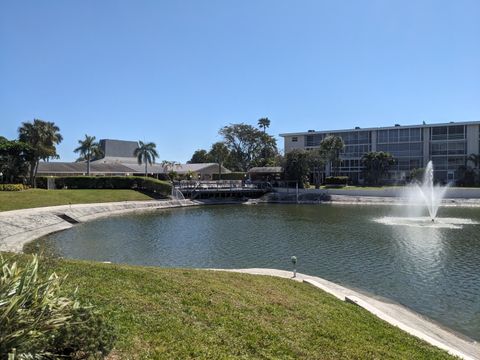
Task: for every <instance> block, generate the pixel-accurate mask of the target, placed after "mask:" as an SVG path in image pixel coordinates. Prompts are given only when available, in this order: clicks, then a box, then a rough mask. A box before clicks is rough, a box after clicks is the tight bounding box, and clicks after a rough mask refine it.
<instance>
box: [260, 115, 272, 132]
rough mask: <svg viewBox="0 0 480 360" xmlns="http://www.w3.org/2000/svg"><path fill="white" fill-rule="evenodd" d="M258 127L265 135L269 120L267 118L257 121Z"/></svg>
mask: <svg viewBox="0 0 480 360" xmlns="http://www.w3.org/2000/svg"><path fill="white" fill-rule="evenodd" d="M258 127H259V128H260V129H263V132H264V133H265V132H266V131H267V128H269V127H270V119H269V118H268V117H264V118H261V119H258Z"/></svg>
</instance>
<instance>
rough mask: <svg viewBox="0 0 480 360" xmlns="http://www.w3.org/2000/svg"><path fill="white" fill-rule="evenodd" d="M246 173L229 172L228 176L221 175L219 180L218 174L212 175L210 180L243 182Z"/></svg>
mask: <svg viewBox="0 0 480 360" xmlns="http://www.w3.org/2000/svg"><path fill="white" fill-rule="evenodd" d="M246 175H247V173H244V172H231V173H228V174H221V179H219V178H218V174H213V175H212V180H245V179H246Z"/></svg>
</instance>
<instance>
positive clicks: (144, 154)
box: [133, 141, 158, 177]
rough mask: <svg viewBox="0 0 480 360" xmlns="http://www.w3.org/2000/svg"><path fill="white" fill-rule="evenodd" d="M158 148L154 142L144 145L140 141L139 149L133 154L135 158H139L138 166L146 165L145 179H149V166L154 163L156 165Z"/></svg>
mask: <svg viewBox="0 0 480 360" xmlns="http://www.w3.org/2000/svg"><path fill="white" fill-rule="evenodd" d="M156 148H157V145H155V143H153V142H149V143H144V142H143V141H139V142H138V147H137V148H136V149H135V151H134V152H133V156H136V157H137V160H138V165H141V164H142V163H145V177H147V166H148V164H150V165H152V163H155V159H156V158H157V157H158V153H157V150H156Z"/></svg>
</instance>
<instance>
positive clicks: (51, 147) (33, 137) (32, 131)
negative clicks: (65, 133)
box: [18, 119, 63, 187]
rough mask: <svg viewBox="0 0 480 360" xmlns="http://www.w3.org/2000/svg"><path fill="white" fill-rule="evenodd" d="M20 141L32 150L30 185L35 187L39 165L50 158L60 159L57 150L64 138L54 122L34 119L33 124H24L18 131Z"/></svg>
mask: <svg viewBox="0 0 480 360" xmlns="http://www.w3.org/2000/svg"><path fill="white" fill-rule="evenodd" d="M18 138H19V140H20V141H22V142H24V143H27V144H29V145H30V146H31V147H32V149H33V152H32V157H31V160H30V166H29V168H30V169H29V170H30V184H31V185H32V186H33V187H35V185H36V184H35V178H36V176H37V170H38V163H39V162H40V160H44V161H48V160H49V159H50V158H58V154H57V149H56V147H55V145H58V144H59V143H60V142H61V141H62V140H63V137H62V135H61V134H60V128H59V127H58V126H56V125H55V123H53V122H49V121H43V120H39V119H34V120H33V122H31V123H30V122H24V123H22V126H21V127H20V128H19V129H18Z"/></svg>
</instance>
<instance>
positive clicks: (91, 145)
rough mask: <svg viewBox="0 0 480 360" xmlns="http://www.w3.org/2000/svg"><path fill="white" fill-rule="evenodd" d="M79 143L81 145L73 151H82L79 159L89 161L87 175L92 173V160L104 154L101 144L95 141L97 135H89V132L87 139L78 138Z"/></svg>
mask: <svg viewBox="0 0 480 360" xmlns="http://www.w3.org/2000/svg"><path fill="white" fill-rule="evenodd" d="M78 144H79V145H80V146H79V147H77V148H76V149H75V150H73V151H74V152H76V153H80V157H79V158H78V159H77V161H86V162H87V175H90V161H91V160H92V159H95V158H99V157H100V156H101V154H102V150H101V149H100V144H99V143H98V142H97V141H95V136H88V135H87V134H85V139H83V140H78Z"/></svg>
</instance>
